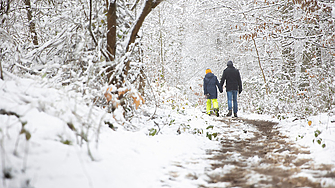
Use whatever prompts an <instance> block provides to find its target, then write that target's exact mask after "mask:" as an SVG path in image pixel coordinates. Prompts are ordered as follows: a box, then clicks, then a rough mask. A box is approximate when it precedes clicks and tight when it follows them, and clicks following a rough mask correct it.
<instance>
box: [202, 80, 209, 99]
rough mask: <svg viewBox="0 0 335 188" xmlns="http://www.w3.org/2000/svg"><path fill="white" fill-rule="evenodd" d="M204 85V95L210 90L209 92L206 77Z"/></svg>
mask: <svg viewBox="0 0 335 188" xmlns="http://www.w3.org/2000/svg"><path fill="white" fill-rule="evenodd" d="M203 87H204V95H206V94H207V93H208V92H207V85H206V82H205V79H204V84H203Z"/></svg>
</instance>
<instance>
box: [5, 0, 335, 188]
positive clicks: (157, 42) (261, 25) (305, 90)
mask: <svg viewBox="0 0 335 188" xmlns="http://www.w3.org/2000/svg"><path fill="white" fill-rule="evenodd" d="M0 21H1V27H0V81H1V84H2V86H0V89H2V91H1V92H3V93H4V94H3V98H1V101H0V103H2V105H0V115H1V116H5V115H6V116H15V117H13V118H17V120H15V121H17V122H18V124H19V125H17V126H18V127H20V128H17V130H15V131H14V132H15V133H13V134H18V135H19V137H20V135H21V136H22V135H24V136H25V140H26V141H29V139H30V138H31V137H32V138H33V137H34V135H33V133H32V132H33V129H31V130H28V129H29V128H25V125H26V123H27V122H26V121H24V120H23V118H22V117H24V116H25V115H24V113H23V111H24V110H23V108H24V107H22V108H21V107H20V109H17V110H14V111H13V108H15V107H13V108H12V106H10V105H13V104H10V102H13V101H16V102H17V101H21V102H17V104H18V105H19V104H20V105H22V104H31V105H32V107H31V108H34V109H35V107H36V109H38V110H39V111H45V112H48V113H49V114H52V115H53V116H55V117H56V116H57V117H58V118H61V119H62V121H64V122H66V123H65V125H66V127H67V129H71V130H72V131H74V132H75V136H72V137H71V136H70V137H69V139H67V138H65V137H66V136H65V137H63V136H64V135H63V136H59V135H57V139H59V140H60V141H61V142H62V143H63V144H67V145H71V144H73V143H74V142H76V143H77V144H78V145H80V147H82V145H84V144H85V143H87V150H88V151H87V152H88V154H89V156H90V159H92V160H93V161H94V160H95V158H96V156H95V155H94V152H91V150H92V149H93V147H92V146H90V144H93V143H95V142H96V144H97V145H98V140H99V139H98V137H99V134H100V128H101V122H104V123H105V125H107V126H109V128H111V129H112V130H113V131H116V130H117V127H123V129H125V130H126V131H135V132H136V130H139V127H138V126H137V125H138V124H136V123H134V120H135V119H137V118H139V117H141V118H142V117H148V118H149V120H154V119H155V118H157V116H164V118H166V122H165V123H162V124H164V125H159V123H157V122H156V121H153V122H151V123H152V124H150V126H149V127H150V128H148V130H146V131H148V132H149V133H147V134H148V135H151V136H153V135H158V134H162V132H163V130H162V129H163V127H165V125H166V126H171V125H174V124H176V119H177V118H174V119H173V118H172V115H171V114H170V115H171V116H170V115H166V114H165V113H166V112H164V113H162V112H161V111H162V110H165V109H167V108H169V109H170V110H174V111H176V112H177V114H179V115H185V114H186V112H185V109H189V108H192V109H193V110H196V112H195V113H198V112H200V113H201V111H203V110H204V109H205V100H206V99H205V97H204V93H203V78H204V76H205V70H206V69H207V68H210V69H211V70H212V71H213V73H214V74H215V75H216V76H217V77H218V79H220V78H221V76H222V72H223V70H224V69H225V68H226V66H227V62H228V61H232V62H233V63H234V66H235V67H236V68H237V69H239V71H240V73H241V77H242V83H243V92H242V93H241V94H240V95H239V97H238V103H239V111H240V112H242V113H246V114H255V115H256V114H257V115H266V116H270V117H272V118H273V119H276V120H278V121H280V120H285V119H290V120H291V119H293V120H294V121H296V120H299V121H309V120H310V117H311V116H318V115H319V116H320V117H321V115H320V114H326V115H327V117H328V120H329V117H334V116H335V77H334V75H335V2H334V0H239V1H235V0H164V1H163V0H95V1H93V0H86V1H83V0H1V1H0ZM18 79H22V83H26V82H27V83H28V85H29V84H30V85H31V82H30V81H26V79H27V80H35V81H36V82H38V83H40V84H41V85H42V86H43V87H47V88H53V89H51V90H45V91H43V89H41V90H40V89H37V88H39V87H40V86H39V87H36V92H37V91H38V92H39V93H38V94H37V93H33V94H32V93H30V94H29V95H32V96H31V98H28V97H27V98H26V96H25V94H27V93H29V92H28V90H29V87H30V86H29V87H28V86H27V87H26V85H25V86H24V87H22V88H25V89H26V90H22V93H20V94H17V95H14V93H15V92H16V91H15V89H14V88H16V87H17V88H20V87H19V86H18V84H12V85H11V86H10V87H9V88H11V89H8V90H7V89H5V88H7V85H9V84H6V83H7V82H8V83H12V82H11V81H13V80H18ZM20 82H21V81H20ZM5 85H6V86H5ZM42 86H41V87H42ZM7 91H12V92H13V95H12V96H13V98H10V96H11V94H8V96H7V94H6V95H5V93H6V92H7ZM63 91H64V92H65V93H67V94H59V93H58V92H63ZM27 95H28V94H27ZM46 95H48V96H46ZM15 97H17V98H15ZM38 97H42V98H43V99H39V100H38V101H36V102H32V101H35V98H38ZM49 100H51V101H49ZM27 101H28V102H27ZM218 101H219V108H220V113H222V114H224V113H226V111H227V104H226V94H225V92H223V94H220V95H219V97H218ZM42 103H43V104H42ZM9 104H10V105H9ZM15 104H16V103H15ZM67 104H68V105H72V106H71V107H65V106H66V105H67ZM79 104H80V105H79ZM81 105H83V106H81ZM80 106H81V107H80ZM84 106H85V107H84ZM167 106H168V107H167ZM86 107H87V108H86ZM80 108H82V109H80ZM69 109H71V110H69ZM77 110H78V113H77ZM80 110H83V111H84V110H86V111H85V112H82V113H80V112H79V111H80ZM68 111H71V115H66V114H67V113H68ZM97 111H99V113H98V112H97ZM102 112H104V115H101V116H100V115H97V114H101V113H102ZM160 113H161V114H160ZM95 115H97V116H95ZM165 115H166V116H165ZM1 116H0V120H1V118H7V117H1ZM70 116H71V117H70ZM35 117H37V116H35ZM196 117H197V118H198V117H199V116H196ZM322 117H323V116H322ZM84 118H87V120H86V119H85V120H84ZM160 118H161V119H164V118H162V117H160ZM169 118H170V119H169ZM73 119H76V120H73ZM149 120H148V121H149ZM13 121H14V120H13ZM162 121H163V120H162ZM164 121H165V120H164ZM191 121H192V120H191V119H189V120H188V122H191ZM2 122H7V124H6V127H7V128H5V127H4V126H3V127H2V128H1V125H0V132H1V135H2V137H1V143H2V144H1V145H2V147H1V148H2V151H3V152H2V153H6V152H5V148H6V147H4V146H3V145H4V144H3V143H4V142H5V140H11V139H10V136H6V130H7V129H8V130H10V129H9V127H11V126H9V125H12V124H10V123H8V122H9V120H7V119H5V120H3V121H2ZM188 122H183V123H180V126H179V127H177V128H178V131H180V130H181V129H184V130H185V129H190V128H189V127H190V126H189V125H187V123H188ZM320 122H321V121H320ZM331 122H332V123H333V121H331ZM334 122H335V121H334ZM0 123H1V121H0ZM313 123H314V121H313ZM206 124H207V121H206ZM28 125H29V121H28ZM141 125H142V124H141ZM143 126H145V123H143ZM26 127H27V126H26ZM93 127H95V128H93ZM327 127H328V126H327ZM199 130H200V128H199V129H198V128H197V129H196V131H195V132H197V133H199ZM174 131H175V130H174ZM313 131H315V130H313ZM200 132H201V131H200ZM62 134H63V133H62ZM67 134H68V133H66V134H65V135H67ZM127 134H130V133H127ZM312 134H313V133H312ZM93 135H94V136H93ZM95 135H96V138H95ZM210 135H212V133H210ZM90 136H91V138H90V139H89V137H90ZM296 136H297V135H296ZM19 137H18V139H17V140H12V141H9V142H12V143H13V147H11V148H12V150H13V151H14V153H15V152H17V150H20V147H18V146H19V145H20V143H19V140H20V139H19ZM93 137H94V138H93ZM207 137H208V135H207ZM300 137H301V138H302V136H301V135H299V138H300ZM315 137H317V136H315ZM70 138H72V140H71V139H70ZM78 138H80V139H79V141H78ZM93 140H96V141H93ZM134 142H136V141H134ZM313 143H314V139H313ZM320 143H322V144H324V143H325V140H323V141H320ZM324 145H325V144H324ZM22 147H23V148H21V149H22V153H25V152H23V150H24V148H26V147H27V146H26V145H24V146H22ZM24 151H26V150H24ZM18 153H20V152H18ZM22 155H23V154H22ZM26 156H28V155H27V154H26ZM9 158H10V157H9ZM22 158H26V157H22ZM4 161H5V157H3V160H2V168H3V169H2V172H3V176H5V175H6V174H11V173H7V171H8V169H7V168H5V166H6V165H4V164H5V162H4ZM23 161H26V159H23ZM24 163H26V162H24ZM25 165H26V164H24V165H23V166H25ZM13 166H15V165H13ZM23 168H24V169H26V166H25V167H23ZM14 174H15V173H14ZM8 176H9V177H10V175H8ZM27 185H28V184H27ZM27 187H29V186H27ZM90 187H93V186H90ZM120 187H122V186H120Z"/></svg>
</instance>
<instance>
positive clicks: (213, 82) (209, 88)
mask: <svg viewBox="0 0 335 188" xmlns="http://www.w3.org/2000/svg"><path fill="white" fill-rule="evenodd" d="M216 86H217V87H218V88H219V91H220V93H222V92H223V89H222V86H221V85H220V83H219V80H218V78H217V77H216V76H215V75H214V74H213V73H207V74H206V76H205V78H204V95H207V94H209V95H210V96H209V97H207V99H217V98H218V94H217V90H216Z"/></svg>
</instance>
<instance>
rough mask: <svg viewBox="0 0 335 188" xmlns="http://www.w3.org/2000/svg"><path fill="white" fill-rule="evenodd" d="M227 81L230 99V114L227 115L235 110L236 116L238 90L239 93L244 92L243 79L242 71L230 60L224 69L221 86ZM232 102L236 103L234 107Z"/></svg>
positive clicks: (228, 98)
mask: <svg viewBox="0 0 335 188" xmlns="http://www.w3.org/2000/svg"><path fill="white" fill-rule="evenodd" d="M225 82H226V91H227V100H228V114H227V115H226V116H227V117H228V116H231V115H232V110H234V117H237V111H238V107H237V92H238V93H239V94H241V92H242V81H241V75H240V72H239V70H238V69H236V68H235V67H234V65H233V62H232V61H228V63H227V68H226V69H225V70H224V71H223V74H222V77H221V82H220V85H221V87H222V86H223V84H224V83H225ZM232 101H233V102H232ZM232 103H233V104H234V108H232Z"/></svg>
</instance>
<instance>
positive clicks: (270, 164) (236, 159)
mask: <svg viewBox="0 0 335 188" xmlns="http://www.w3.org/2000/svg"><path fill="white" fill-rule="evenodd" d="M220 121H222V122H223V123H224V124H223V125H224V126H227V127H230V126H240V127H241V128H242V127H243V126H244V127H245V126H253V127H256V128H257V129H252V130H244V133H245V134H246V133H247V132H248V134H253V136H250V137H247V138H239V137H238V136H235V137H232V136H231V135H230V134H229V132H228V133H223V134H222V135H221V140H220V141H221V146H222V147H221V149H220V150H215V151H209V152H208V154H209V155H211V156H212V157H211V158H210V159H211V168H209V169H205V174H206V175H207V176H208V180H207V183H208V184H207V185H199V187H203V188H206V187H211V188H213V187H242V188H245V187H285V188H291V187H313V188H314V187H325V182H322V181H321V179H322V178H325V177H326V178H335V173H334V172H331V169H332V166H330V165H315V164H314V163H313V161H312V160H311V159H309V158H307V157H301V156H303V154H309V150H308V149H307V148H302V147H299V146H297V145H296V144H294V143H291V142H288V141H287V137H286V136H283V135H282V134H281V133H280V132H279V131H278V130H277V126H276V125H277V124H276V123H273V122H268V121H258V120H257V121H256V120H248V119H239V120H238V121H232V120H227V119H222V120H220Z"/></svg>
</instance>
